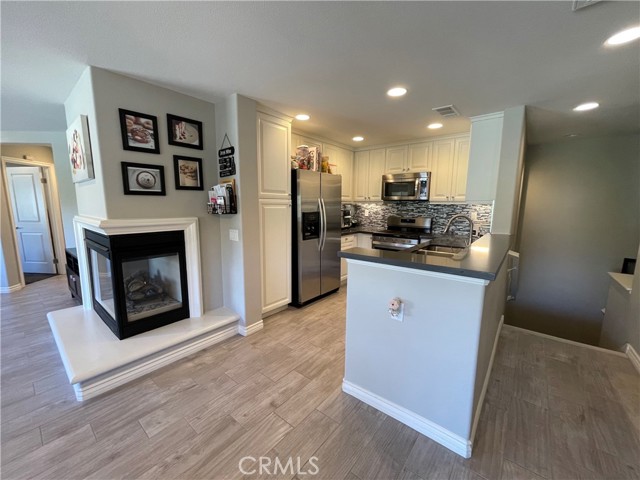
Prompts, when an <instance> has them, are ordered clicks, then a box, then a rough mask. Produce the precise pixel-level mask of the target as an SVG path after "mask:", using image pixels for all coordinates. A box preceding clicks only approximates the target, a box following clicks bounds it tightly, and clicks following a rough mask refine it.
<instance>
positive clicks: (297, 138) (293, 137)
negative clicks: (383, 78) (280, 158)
mask: <svg viewBox="0 0 640 480" xmlns="http://www.w3.org/2000/svg"><path fill="white" fill-rule="evenodd" d="M298 145H302V141H301V140H300V135H298V134H297V133H292V134H291V155H295V154H296V147H297V146H298Z"/></svg>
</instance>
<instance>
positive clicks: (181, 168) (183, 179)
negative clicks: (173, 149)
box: [173, 155, 204, 190]
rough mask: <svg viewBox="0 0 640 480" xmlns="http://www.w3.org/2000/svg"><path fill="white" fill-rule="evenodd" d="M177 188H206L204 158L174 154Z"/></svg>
mask: <svg viewBox="0 0 640 480" xmlns="http://www.w3.org/2000/svg"><path fill="white" fill-rule="evenodd" d="M173 171H174V174H175V177H176V190H204V185H203V183H202V159H201V158H193V157H183V156H181V155H174V156H173Z"/></svg>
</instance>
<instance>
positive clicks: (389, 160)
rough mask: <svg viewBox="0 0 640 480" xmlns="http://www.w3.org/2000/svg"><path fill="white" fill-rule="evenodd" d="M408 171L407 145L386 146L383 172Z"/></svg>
mask: <svg viewBox="0 0 640 480" xmlns="http://www.w3.org/2000/svg"><path fill="white" fill-rule="evenodd" d="M408 171H409V167H408V166H407V146H406V145H403V146H401V147H391V148H387V157H386V163H385V173H402V172H408Z"/></svg>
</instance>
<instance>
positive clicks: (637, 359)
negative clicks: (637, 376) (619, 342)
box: [624, 343, 640, 373]
mask: <svg viewBox="0 0 640 480" xmlns="http://www.w3.org/2000/svg"><path fill="white" fill-rule="evenodd" d="M624 353H626V354H627V357H629V360H631V363H632V364H633V366H634V368H635V369H636V371H637V372H638V373H640V355H638V352H636V349H635V348H633V346H632V345H631V344H630V343H625V344H624Z"/></svg>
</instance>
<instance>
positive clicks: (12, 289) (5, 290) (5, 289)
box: [0, 283, 24, 293]
mask: <svg viewBox="0 0 640 480" xmlns="http://www.w3.org/2000/svg"><path fill="white" fill-rule="evenodd" d="M23 288H24V284H23V283H16V284H15V285H11V286H10V287H0V293H12V292H17V291H18V290H22V289H23Z"/></svg>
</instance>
